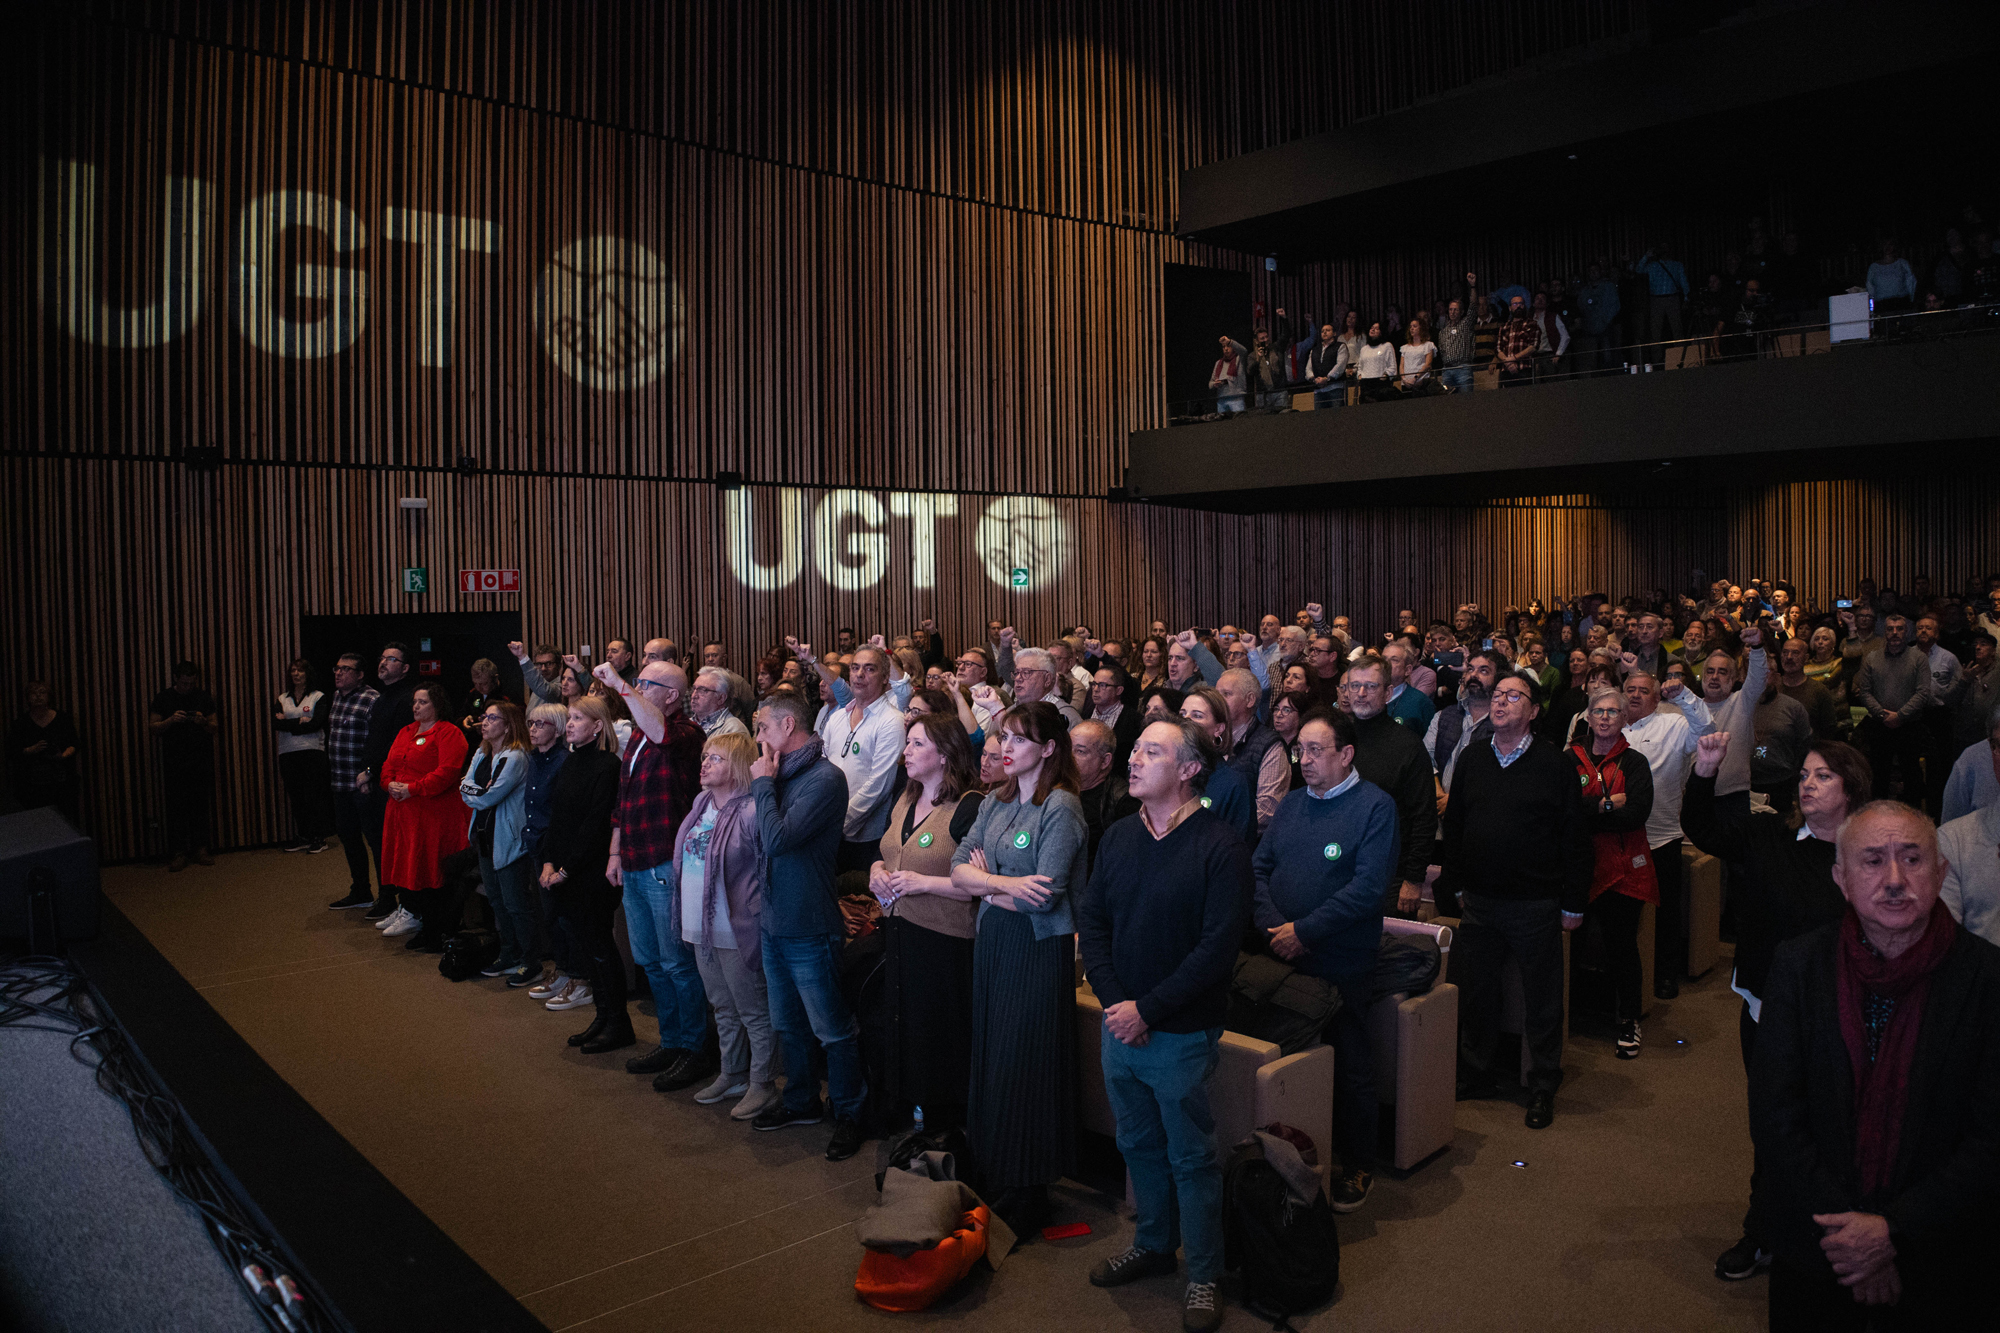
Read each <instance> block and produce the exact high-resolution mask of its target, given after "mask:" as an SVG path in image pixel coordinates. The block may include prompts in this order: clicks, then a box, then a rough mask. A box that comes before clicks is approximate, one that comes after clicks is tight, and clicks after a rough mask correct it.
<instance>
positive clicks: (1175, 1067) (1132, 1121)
mask: <svg viewBox="0 0 2000 1333" xmlns="http://www.w3.org/2000/svg"><path fill="white" fill-rule="evenodd" d="M1218 759H1219V754H1218V751H1217V749H1216V747H1215V744H1214V742H1213V741H1212V740H1210V739H1209V736H1208V733H1207V731H1206V730H1205V729H1204V728H1202V727H1200V726H1197V725H1196V724H1194V723H1192V722H1189V721H1186V720H1184V719H1180V718H1175V719H1173V720H1170V721H1161V722H1155V723H1153V724H1152V725H1151V726H1148V727H1147V728H1146V729H1145V730H1144V731H1142V732H1140V733H1139V739H1138V743H1137V744H1135V745H1134V746H1133V747H1132V760H1131V779H1130V784H1129V785H1130V791H1131V794H1132V795H1133V796H1134V797H1136V798H1137V799H1138V801H1139V806H1140V808H1139V814H1138V815H1137V816H1136V817H1130V818H1126V819H1121V820H1119V821H1118V822H1117V823H1115V824H1113V825H1112V826H1111V827H1110V828H1109V829H1107V830H1106V831H1105V834H1104V841H1103V842H1102V844H1101V845H1100V848H1099V850H1100V853H1101V854H1100V855H1099V856H1098V858H1097V865H1096V869H1095V870H1093V871H1092V872H1091V876H1090V884H1089V887H1088V888H1087V889H1086V890H1085V892H1084V894H1083V897H1082V899H1081V900H1080V901H1079V902H1078V904H1077V912H1076V924H1077V939H1078V943H1079V944H1080V945H1081V946H1082V953H1083V967H1084V974H1085V975H1086V976H1087V977H1088V978H1089V979H1090V986H1091V989H1092V990H1093V991H1095V992H1096V993H1097V998H1098V1000H1099V1001H1100V1002H1101V1003H1102V1004H1103V1005H1104V1031H1103V1038H1102V1043H1101V1046H1102V1050H1101V1058H1102V1059H1103V1061H1104V1090H1105V1095H1106V1096H1107V1097H1108V1098H1109V1099H1110V1101H1111V1110H1112V1113H1113V1115H1115V1116H1116V1117H1117V1120H1118V1150H1119V1151H1120V1152H1121V1153H1123V1154H1124V1156H1125V1166H1126V1169H1127V1170H1129V1171H1130V1172H1131V1174H1132V1192H1133V1196H1134V1198H1135V1199H1136V1201H1137V1203H1138V1211H1139V1217H1138V1221H1139V1225H1138V1230H1137V1234H1136V1235H1135V1236H1134V1237H1133V1243H1132V1247H1131V1248H1130V1249H1128V1250H1126V1251H1125V1252H1124V1253H1123V1254H1120V1255H1117V1256H1115V1257H1114V1258H1111V1259H1107V1260H1105V1261H1104V1262H1103V1263H1101V1264H1099V1265H1098V1266H1097V1267H1096V1268H1094V1269H1092V1270H1091V1273H1090V1280H1091V1282H1092V1283H1093V1284H1094V1285H1096V1286H1100V1287H1116V1286H1123V1285H1124V1284H1125V1283H1127V1282H1132V1281H1136V1280H1137V1279H1139V1278H1143V1277H1152V1276H1155V1275H1165V1274H1169V1273H1172V1272H1173V1271H1174V1248H1175V1243H1176V1241H1175V1232H1176V1231H1178V1232H1179V1240H1180V1243H1182V1244H1184V1245H1185V1246H1186V1248H1187V1277H1188V1285H1187V1295H1186V1303H1185V1306H1184V1307H1183V1310H1182V1315H1181V1322H1182V1326H1183V1327H1184V1328H1188V1329H1202V1330H1205V1329H1213V1328H1216V1327H1218V1326H1220V1324H1221V1322H1222V1309H1221V1306H1220V1304H1219V1303H1218V1301H1217V1297H1216V1282H1217V1280H1218V1279H1219V1278H1220V1277H1221V1275H1222V1159H1221V1154H1220V1152H1219V1151H1218V1148H1217V1145H1216V1142H1215V1117H1214V1115H1213V1114H1211V1113H1210V1111H1209V1107H1208V1080H1209V1076H1210V1075H1211V1074H1213V1073H1214V1072H1215V1066H1216V1061H1217V1058H1218V1050H1219V1048H1220V1046H1221V1043H1222V1020H1223V1015H1224V1013H1225V1011H1226V1010H1227V1009H1228V1005H1229V981H1230V977H1231V975H1232V974H1233V972H1234V970H1235V966H1236V945H1237V941H1238V940H1239V939H1240V938H1241V936H1242V934H1243V929H1244V925H1245V922H1246V919H1247V918H1248V916H1249V911H1250V895H1251V891H1252V880H1251V874H1250V852H1249V849H1248V848H1246V847H1245V846H1244V845H1243V840H1242V838H1241V837H1239V836H1238V834H1237V832H1236V830H1235V829H1234V828H1233V827H1231V826H1230V825H1229V824H1228V823H1227V822H1226V821H1224V820H1223V819H1222V818H1221V817H1220V816H1218V815H1215V814H1213V813H1211V812H1210V811H1208V810H1206V809H1203V808H1202V804H1201V795H1200V787H1201V785H1202V784H1203V783H1204V782H1205V781H1206V779H1207V776H1208V774H1210V773H1212V772H1214V771H1215V766H1216V763H1217V762H1218ZM1177 1201H1178V1204H1179V1207H1178V1212H1176V1209H1175V1204H1176V1202H1177Z"/></svg>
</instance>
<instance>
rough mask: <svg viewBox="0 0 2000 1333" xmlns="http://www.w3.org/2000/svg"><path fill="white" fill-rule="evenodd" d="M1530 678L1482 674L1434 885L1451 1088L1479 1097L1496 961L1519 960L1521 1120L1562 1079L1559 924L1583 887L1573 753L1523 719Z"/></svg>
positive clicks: (1488, 1076) (1494, 1085)
mask: <svg viewBox="0 0 2000 1333" xmlns="http://www.w3.org/2000/svg"><path fill="white" fill-rule="evenodd" d="M1538 688H1539V686H1538V683H1537V682H1536V681H1535V679H1534V678H1533V677H1532V676H1529V675H1528V674H1526V673H1525V672H1519V671H1509V672H1507V673H1506V674H1505V675H1503V676H1501V677H1500V678H1499V679H1498V680H1496V681H1495V682H1494V685H1493V695H1492V711H1491V713H1490V714H1489V715H1488V716H1489V720H1490V721H1491V722H1492V724H1493V736H1492V739H1491V740H1490V741H1487V742H1484V743H1481V744H1475V745H1470V746H1467V747H1466V749H1465V751H1464V753H1463V754H1462V755H1461V756H1460V757H1459V761H1458V764H1457V766H1456V768H1455V769H1454V770H1453V773H1452V779H1451V799H1450V800H1449V801H1447V802H1446V803H1445V809H1444V835H1443V856H1444V859H1443V861H1442V862H1441V870H1440V874H1439V877H1438V886H1439V889H1440V896H1443V891H1444V890H1445V889H1447V888H1448V889H1449V890H1450V891H1451V892H1453V893H1455V894H1457V896H1458V898H1459V901H1460V904H1461V908H1462V910H1461V916H1460V920H1459V928H1458V938H1457V941H1456V944H1455V947H1454V948H1453V950H1452V980H1453V981H1455V982H1457V983H1458V985H1459V990H1460V996H1461V1002H1460V1007H1459V1021H1458V1057H1459V1085H1458V1095H1459V1097H1460V1099H1461V1100H1464V1099H1469V1098H1475V1097H1491V1096H1494V1095H1495V1094H1496V1093H1497V1092H1498V1091H1499V1086H1498V1082H1497V1080H1496V1079H1495V1078H1494V1065H1495V1054H1496V1052H1495V1046H1496V1043H1497V1040H1498V1037H1499V1031H1498V1023H1499V1019H1500V968H1501V965H1502V964H1503V963H1504V962H1505V961H1506V959H1507V956H1508V955H1509V954H1512V955H1513V957H1514V960H1515V962H1516V963H1518V964H1519V965H1520V968H1521V991H1522V999H1523V1001H1524V1007H1525V1010H1526V1017H1525V1019H1524V1023H1525V1026H1526V1027H1527V1029H1528V1030H1527V1032H1526V1034H1525V1035H1526V1037H1527V1039H1528V1090H1529V1092H1530V1094H1531V1099H1530V1102H1529V1105H1528V1115H1527V1125H1528V1128H1529V1129H1546V1128H1547V1127H1548V1125H1549V1123H1550V1122H1551V1121H1553V1120H1554V1119H1555V1097H1556V1088H1557V1087H1558V1086H1560V1085H1561V1083H1562V1036H1563V1034H1562V1023H1563V949H1562V932H1563V931H1566V930H1575V929H1576V928H1577V927H1578V926H1580V925H1582V924H1583V912H1584V908H1585V907H1586V906H1587V905H1588V901H1589V896H1590V879H1591V868H1592V860H1593V858H1592V852H1591V842H1590V829H1589V825H1588V824H1587V823H1586V822H1585V820H1584V814H1583V803H1582V799H1581V797H1580V796H1579V795H1578V781H1577V778H1578V775H1577V771H1576V765H1575V764H1574V763H1573V762H1572V761H1571V760H1570V759H1569V757H1568V756H1567V755H1566V754H1565V753H1564V752H1563V751H1562V750H1561V749H1560V748H1559V747H1558V746H1556V745H1555V744H1553V743H1552V742H1550V741H1548V740H1546V739H1543V740H1537V739H1536V738H1535V736H1534V732H1533V730H1532V728H1533V726H1534V722H1535V716H1536V714H1537V713H1538V712H1539V711H1540V710H1539V708H1538V707H1537V705H1536V703H1535V697H1536V691H1537V689H1538Z"/></svg>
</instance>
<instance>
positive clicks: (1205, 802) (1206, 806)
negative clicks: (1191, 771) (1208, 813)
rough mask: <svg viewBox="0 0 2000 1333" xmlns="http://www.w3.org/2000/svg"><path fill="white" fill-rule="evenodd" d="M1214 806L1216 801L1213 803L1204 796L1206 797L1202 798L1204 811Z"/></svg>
mask: <svg viewBox="0 0 2000 1333" xmlns="http://www.w3.org/2000/svg"><path fill="white" fill-rule="evenodd" d="M1214 804H1215V802H1214V801H1211V800H1209V799H1208V798H1207V797H1206V796H1204V797H1202V798H1201V808H1202V809H1204V810H1206V809H1208V808H1209V807H1210V806H1212V805H1214Z"/></svg>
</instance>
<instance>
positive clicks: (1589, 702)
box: [1583, 672, 1642, 713]
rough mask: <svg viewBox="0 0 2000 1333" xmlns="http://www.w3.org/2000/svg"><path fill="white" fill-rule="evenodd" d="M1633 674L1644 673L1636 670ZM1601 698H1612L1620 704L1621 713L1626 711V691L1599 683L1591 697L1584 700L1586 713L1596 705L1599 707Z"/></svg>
mask: <svg viewBox="0 0 2000 1333" xmlns="http://www.w3.org/2000/svg"><path fill="white" fill-rule="evenodd" d="M1633 674H1634V675H1639V674H1642V673H1639V672H1634V673H1633ZM1599 699H1610V700H1613V701H1614V702H1616V703H1617V705H1618V711H1619V712H1621V713H1622V712H1624V711H1625V695H1624V693H1623V692H1622V691H1620V690H1614V689H1612V688H1611V687H1610V686H1609V685H1599V686H1598V687H1597V688H1596V689H1594V690H1592V691H1591V692H1590V697H1589V698H1588V699H1586V700H1585V701H1584V704H1583V711H1584V712H1586V713H1588V712H1590V711H1591V710H1592V709H1594V708H1596V707H1597V701H1598V700H1599Z"/></svg>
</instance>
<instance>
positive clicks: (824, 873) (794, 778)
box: [750, 693, 868, 1162]
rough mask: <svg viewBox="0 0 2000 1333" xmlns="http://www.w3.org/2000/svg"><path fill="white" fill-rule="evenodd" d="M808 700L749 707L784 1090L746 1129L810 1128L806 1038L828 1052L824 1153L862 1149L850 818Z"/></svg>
mask: <svg viewBox="0 0 2000 1333" xmlns="http://www.w3.org/2000/svg"><path fill="white" fill-rule="evenodd" d="M812 719H813V710H812V705H810V704H808V703H807V702H806V701H805V698H804V697H803V696H802V695H799V694H796V693H786V694H774V695H772V696H771V697H770V698H769V699H766V700H765V701H764V706H763V707H762V708H760V709H758V710H757V761H756V762H755V763H753V764H752V765H750V795H751V797H752V798H753V799H754V800H755V801H756V802H757V843H758V848H759V850H760V852H761V853H762V857H763V872H764V874H763V879H764V914H763V917H762V918H761V922H760V924H761V927H762V931H763V936H764V980H765V984H766V985H767V986H768V987H769V990H770V997H771V1026H772V1027H773V1028H775V1029H777V1033H778V1042H779V1045H780V1046H781V1047H782V1049H783V1050H784V1053H785V1099H784V1100H783V1101H782V1102H780V1103H779V1104H778V1105H776V1106H774V1107H772V1108H771V1109H770V1110H768V1111H765V1112H763V1113H762V1114H761V1115H759V1116H758V1117H757V1118H756V1119H754V1120H752V1121H751V1122H750V1127H751V1128H752V1129H761V1130H772V1129H785V1128H788V1127H790V1126H792V1125H816V1124H818V1123H819V1122H820V1120H821V1118H822V1117H823V1116H824V1114H825V1111H824V1109H823V1108H822V1106H821V1104H820V1099H819V1080H818V1079H817V1078H815V1077H814V1076H813V1073H812V1069H813V1057H814V1054H815V1051H814V1043H815V1042H817V1043H818V1045H819V1046H820V1047H822V1048H823V1049H824V1050H825V1052H826V1083H827V1094H828V1098H829V1100H831V1101H832V1103H833V1139H832V1141H831V1142H829V1143H828V1144H827V1148H826V1157H827V1160H828V1161H830V1162H838V1161H842V1160H844V1159H846V1158H849V1157H852V1156H854V1154H855V1153H856V1152H857V1151H858V1150H859V1149H860V1147H861V1108H862V1104H863V1103H864V1102H865V1101H866V1099H867V1095H868V1086H867V1083H866V1081H865V1080H864V1078H863V1076H862V1072H861V1049H860V1041H859V1038H860V1034H861V1029H860V1025H859V1024H857V1023H856V1022H855V1021H854V1014H853V1012H852V1011H851V1010H849V1009H848V1007H847V1001H846V999H845V998H844V997H843V996H842V995H841V993H840V951H841V946H842V944H843V943H844V941H845V939H846V931H845V930H844V929H843V927H842V924H841V919H840V907H839V904H838V902H837V901H836V899H835V894H834V885H833V877H834V862H835V860H836V858H837V857H838V856H839V854H840V833H841V826H842V824H843V823H844V821H845V820H846V818H847V778H846V776H845V775H844V774H842V773H841V771H840V770H839V769H838V768H836V767H834V765H833V762H832V761H831V760H830V759H828V758H827V757H826V754H825V752H824V751H823V749H822V748H821V744H820V738H819V737H818V736H816V735H814V734H813V729H812Z"/></svg>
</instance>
